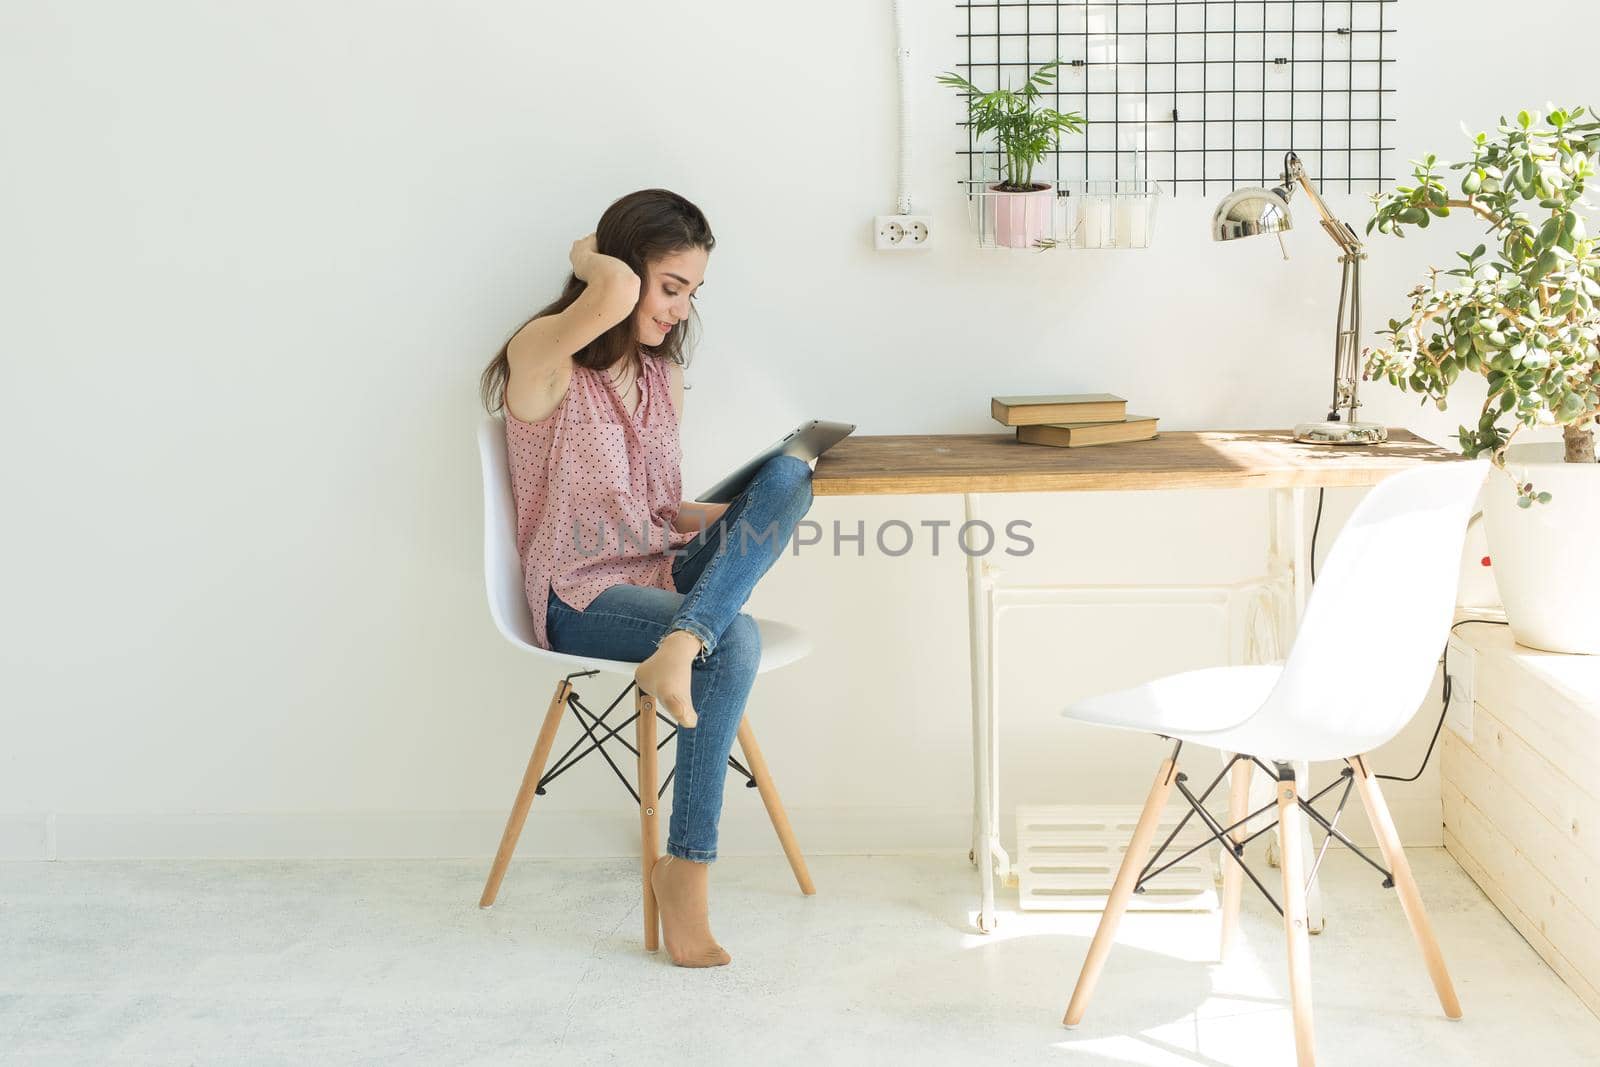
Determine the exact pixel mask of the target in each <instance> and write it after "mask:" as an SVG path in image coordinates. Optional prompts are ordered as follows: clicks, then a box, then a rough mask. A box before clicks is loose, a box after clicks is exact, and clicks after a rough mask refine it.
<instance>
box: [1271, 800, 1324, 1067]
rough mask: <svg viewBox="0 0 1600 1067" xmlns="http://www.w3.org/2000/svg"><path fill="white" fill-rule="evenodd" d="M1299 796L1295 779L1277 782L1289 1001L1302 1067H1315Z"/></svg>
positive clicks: (1304, 857)
mask: <svg viewBox="0 0 1600 1067" xmlns="http://www.w3.org/2000/svg"><path fill="white" fill-rule="evenodd" d="M1303 818H1304V816H1303V815H1302V813H1301V811H1300V794H1299V793H1298V792H1296V791H1295V782H1294V778H1293V777H1289V778H1279V780H1278V850H1279V859H1280V864H1279V866H1280V867H1281V868H1282V870H1283V931H1284V935H1285V938H1286V939H1287V940H1288V942H1289V1001H1290V1004H1291V1005H1292V1007H1293V1009H1294V1048H1295V1055H1296V1057H1297V1058H1296V1062H1297V1063H1298V1064H1299V1067H1315V1064H1316V1062H1317V1048H1316V1040H1315V1036H1314V1033H1313V1031H1312V1026H1311V936H1310V929H1309V927H1308V925H1307V922H1306V854H1305V840H1304V837H1303V827H1302V825H1301V821H1302V819H1303Z"/></svg>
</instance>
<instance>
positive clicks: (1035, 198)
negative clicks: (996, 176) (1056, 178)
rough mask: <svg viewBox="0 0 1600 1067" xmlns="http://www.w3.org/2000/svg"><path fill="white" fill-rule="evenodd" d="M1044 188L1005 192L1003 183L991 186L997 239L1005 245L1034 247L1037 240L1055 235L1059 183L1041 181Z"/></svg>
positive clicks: (995, 240)
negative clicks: (1055, 184) (1056, 185)
mask: <svg viewBox="0 0 1600 1067" xmlns="http://www.w3.org/2000/svg"><path fill="white" fill-rule="evenodd" d="M1034 184H1035V185H1040V184H1042V186H1043V187H1042V188H1039V189H1035V190H1033V191H1032V192H1027V193H1008V192H1002V191H1001V190H1000V187H999V185H991V186H989V192H990V194H991V196H992V197H993V199H994V242H995V244H997V245H1000V246H1001V247H1002V248H1032V247H1033V245H1034V242H1035V241H1038V240H1040V239H1041V238H1044V237H1050V236H1053V235H1052V234H1051V232H1050V231H1051V223H1052V219H1053V212H1054V209H1055V196H1056V190H1055V186H1053V185H1051V184H1050V183H1049V182H1044V183H1039V182H1035V183H1034Z"/></svg>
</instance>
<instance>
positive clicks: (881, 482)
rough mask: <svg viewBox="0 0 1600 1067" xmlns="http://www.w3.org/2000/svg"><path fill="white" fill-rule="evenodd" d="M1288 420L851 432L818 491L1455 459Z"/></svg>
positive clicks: (1044, 487)
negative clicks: (1153, 433)
mask: <svg viewBox="0 0 1600 1067" xmlns="http://www.w3.org/2000/svg"><path fill="white" fill-rule="evenodd" d="M1293 437H1294V435H1293V434H1292V433H1291V432H1290V431H1288V430H1200V431H1172V432H1163V433H1162V434H1160V436H1158V437H1156V438H1154V439H1153V440H1149V441H1131V442H1128V443H1125V444H1115V445H1094V446H1092V447H1087V448H1057V447H1055V446H1053V445H1025V444H1019V443H1018V442H1017V439H1016V436H1015V434H1014V433H997V434H922V435H907V436H884V437H866V436H851V437H846V438H845V439H844V440H843V441H840V442H839V443H838V444H836V445H834V446H833V447H832V448H830V449H829V450H828V451H827V452H825V453H823V455H822V456H821V458H819V459H818V460H817V465H816V469H815V471H814V472H813V474H812V479H811V488H812V492H813V493H814V494H815V495H816V496H840V495H847V494H865V493H1033V492H1059V491H1063V490H1106V489H1113V490H1115V489H1239V488H1257V489H1283V488H1301V487H1311V488H1316V487H1320V486H1326V487H1333V486H1352V485H1354V486H1361V485H1376V484H1377V483H1378V482H1380V481H1382V480H1383V479H1384V478H1386V477H1388V476H1389V475H1391V474H1397V473H1399V472H1400V471H1403V470H1407V469H1409V468H1411V467H1414V466H1416V465H1417V464H1419V463H1436V462H1442V461H1444V462H1447V461H1450V460H1459V459H1460V458H1461V456H1460V455H1459V454H1458V453H1455V452H1451V451H1450V450H1449V449H1444V448H1440V447H1438V446H1437V445H1434V444H1432V443H1430V442H1428V441H1424V440H1423V439H1422V438H1420V437H1417V436H1416V435H1415V434H1412V433H1409V432H1407V431H1405V430H1390V431H1389V440H1388V441H1387V442H1386V443H1384V444H1381V445H1367V446H1339V445H1310V444H1301V443H1299V442H1296V441H1295V440H1294V439H1293Z"/></svg>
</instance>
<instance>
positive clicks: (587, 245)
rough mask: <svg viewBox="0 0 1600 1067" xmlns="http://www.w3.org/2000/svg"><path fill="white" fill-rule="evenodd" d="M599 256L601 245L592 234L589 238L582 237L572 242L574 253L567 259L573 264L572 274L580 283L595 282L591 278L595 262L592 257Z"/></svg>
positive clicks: (569, 254)
mask: <svg viewBox="0 0 1600 1067" xmlns="http://www.w3.org/2000/svg"><path fill="white" fill-rule="evenodd" d="M599 254H600V248H599V244H598V242H597V241H596V239H595V235H594V234H592V233H591V234H589V235H588V236H587V237H580V238H578V239H577V240H576V241H574V242H572V251H571V252H569V253H568V254H567V259H569V260H570V261H571V262H572V273H573V274H574V275H575V276H576V277H577V279H578V280H579V281H580V282H588V281H593V280H594V279H593V278H591V277H590V274H591V273H592V267H591V264H592V263H593V262H594V261H593V259H592V258H591V257H593V256H597V255H599Z"/></svg>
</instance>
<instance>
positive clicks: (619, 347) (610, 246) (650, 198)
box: [478, 189, 717, 412]
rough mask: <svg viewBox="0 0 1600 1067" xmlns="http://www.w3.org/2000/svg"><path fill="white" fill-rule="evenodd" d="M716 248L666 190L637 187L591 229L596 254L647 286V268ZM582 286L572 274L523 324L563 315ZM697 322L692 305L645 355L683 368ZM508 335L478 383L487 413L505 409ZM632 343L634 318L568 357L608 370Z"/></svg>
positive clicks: (706, 228)
mask: <svg viewBox="0 0 1600 1067" xmlns="http://www.w3.org/2000/svg"><path fill="white" fill-rule="evenodd" d="M716 244H717V239H716V238H715V237H713V236H712V234H711V225H710V223H708V222H706V217H705V214H704V213H703V212H702V211H701V210H700V209H699V208H697V207H695V206H694V205H693V204H692V203H690V202H689V201H688V200H686V199H685V198H684V197H681V196H679V195H678V194H677V193H674V192H671V191H670V190H667V189H640V190H639V191H638V192H635V193H629V194H628V195H627V196H624V197H622V198H621V199H619V200H617V201H615V202H614V203H612V205H611V206H610V207H608V208H606V210H605V213H604V214H603V215H601V216H600V223H599V225H597V226H596V227H595V250H596V251H597V252H599V253H600V254H601V255H606V256H612V257H614V258H616V259H620V260H622V262H624V263H626V264H627V265H628V266H629V268H631V269H632V271H633V273H635V274H637V275H638V276H639V280H640V281H641V282H643V283H646V284H648V282H649V270H648V265H649V264H651V263H653V262H655V261H656V260H658V259H661V258H662V257H664V256H669V255H672V254H674V253H676V252H686V251H688V250H689V249H691V248H703V249H705V250H706V251H707V252H710V251H711V250H712V249H713V248H715V247H716ZM585 286H586V283H585V282H583V281H582V280H580V279H579V278H578V276H577V275H576V274H568V275H567V283H566V285H565V286H564V287H563V288H562V290H561V295H560V296H559V297H557V298H556V299H555V300H554V301H552V302H551V303H549V304H546V305H545V306H544V307H542V308H540V309H539V310H538V311H537V312H535V313H534V315H533V316H532V317H531V318H529V319H528V320H527V322H524V323H523V324H522V326H526V325H527V324H528V323H529V322H532V321H534V319H541V318H544V317H545V316H546V315H554V314H557V313H559V312H562V311H565V310H566V309H567V308H568V307H570V306H571V304H572V302H573V301H574V300H576V299H578V296H579V294H581V293H582V292H583V290H584V288H585ZM699 318H700V316H699V313H698V312H696V311H695V310H694V308H693V306H692V305H691V306H690V310H689V318H688V319H685V320H683V321H682V322H680V323H679V324H678V325H676V326H674V327H673V328H672V330H671V332H670V333H668V334H667V336H666V337H665V338H663V339H662V341H661V343H660V344H657V345H647V346H644V350H645V352H647V353H648V355H649V356H651V357H652V358H655V359H670V360H672V361H673V362H674V363H677V364H678V365H679V366H687V365H688V362H689V357H688V349H689V345H688V333H689V325H690V322H691V320H692V321H693V322H694V324H695V325H696V326H698V325H699ZM522 326H518V327H517V329H516V330H513V331H511V337H515V336H516V335H517V332H518V331H519V330H521V329H522ZM511 337H508V338H507V339H506V343H505V344H503V345H501V346H500V351H499V352H496V353H495V356H494V359H492V360H490V362H489V365H488V366H487V367H485V368H484V371H483V376H482V377H481V378H480V379H479V383H478V384H479V390H480V392H481V393H482V395H483V405H484V407H486V408H488V409H489V410H490V411H491V412H494V411H499V410H500V409H501V408H502V407H503V406H504V405H505V395H506V383H507V381H508V380H509V379H510V376H511V363H510V359H509V357H508V356H507V349H508V348H509V346H510V344H511ZM634 345H635V338H634V335H633V316H632V315H630V316H628V317H627V318H625V319H623V320H622V321H621V322H619V323H617V324H616V325H615V326H613V327H611V329H609V330H607V331H606V332H605V333H603V334H601V335H600V336H599V337H596V338H595V339H594V340H593V341H591V342H589V344H587V345H585V346H584V347H583V348H581V349H579V350H578V352H577V353H576V354H574V355H573V357H572V358H573V361H574V362H575V363H577V364H578V366H580V367H588V368H589V369H591V370H606V369H607V368H609V367H612V366H614V365H615V364H616V363H617V361H619V360H622V359H628V358H631V356H632V354H633V348H634Z"/></svg>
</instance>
